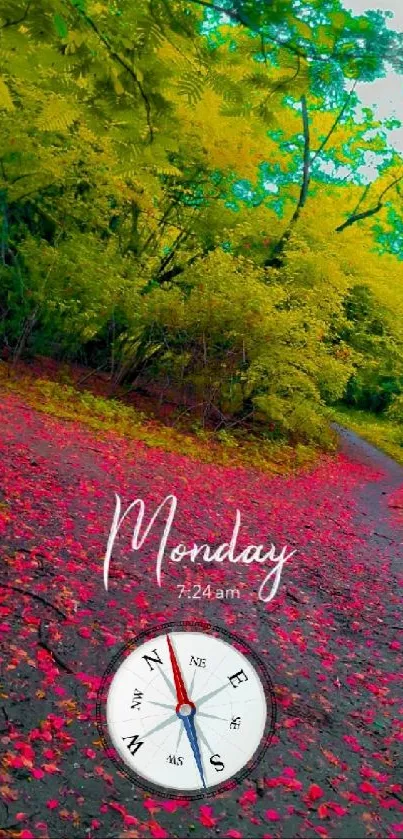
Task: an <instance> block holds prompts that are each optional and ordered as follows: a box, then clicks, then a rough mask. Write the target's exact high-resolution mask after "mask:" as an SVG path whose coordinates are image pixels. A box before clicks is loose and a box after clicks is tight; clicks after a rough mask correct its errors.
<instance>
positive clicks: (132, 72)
mask: <svg viewBox="0 0 403 839" xmlns="http://www.w3.org/2000/svg"><path fill="white" fill-rule="evenodd" d="M67 2H68V3H69V5H70V6H72V5H73V4H72V3H71V0H67ZM73 8H74V10H75V11H78V10H77V8H76V6H74V7H73ZM79 14H80V16H81V17H83V18H84V20H85V21H86V23H88V26H90V27H91V29H92V30H93V32H95V34H96V36H97V38H99V40H100V41H101V43H102V44H103V45H104V47H106V49H107V51H108V53H109V55H110V56H111V58H113V59H114V60H115V61H117V62H118V64H120V66H121V67H123V68H124V70H126V72H127V73H129V75H130V76H131V77H132V79H133V80H134V82H135V83H136V85H137V88H138V90H139V93H140V96H141V98H142V100H143V102H144V107H145V111H146V118H147V125H148V133H149V140H150V143H152V142H153V140H154V130H153V127H152V123H151V106H150V101H149V99H148V96H147V94H146V92H145V90H144V88H143V85H142V84H141V82H140V80H139V77H138V75H137V73H136V71H135V70H133V67H131V66H130V64H128V63H127V61H126V59H125V58H124V56H123V55H121V53H119V52H116V50H115V49H114V47H113V46H112V44H110V43H109V40H108V38H107V37H106V35H104V34H103V32H101V30H100V29H99V28H98V26H97V24H96V23H95V21H94V20H92V18H91V17H89V15H87V13H86V12H81V11H79Z"/></svg>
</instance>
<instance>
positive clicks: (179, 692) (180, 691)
mask: <svg viewBox="0 0 403 839" xmlns="http://www.w3.org/2000/svg"><path fill="white" fill-rule="evenodd" d="M167 641H168V649H169V657H170V659H171V666H172V672H173V677H174V682H175V690H176V699H177V703H178V704H177V707H176V710H177V711H178V709H179V708H180V706H181V705H190V706H191V707H192V708H194V707H195V706H194V703H193V702H192V700H191V699H189V697H188V695H187V690H186V687H185V683H184V681H183V677H182V673H181V671H180V667H179V664H178V661H177V658H176V655H175V651H174V648H173V646H172V643H171V639H170V637H169V635H167Z"/></svg>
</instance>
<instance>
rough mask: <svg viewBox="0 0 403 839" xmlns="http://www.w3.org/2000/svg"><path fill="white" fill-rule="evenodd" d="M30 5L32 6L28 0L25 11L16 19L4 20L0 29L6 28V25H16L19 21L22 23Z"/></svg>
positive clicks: (30, 0)
mask: <svg viewBox="0 0 403 839" xmlns="http://www.w3.org/2000/svg"><path fill="white" fill-rule="evenodd" d="M31 6H32V0H29V3H27V6H26V9H25V12H23V14H22V15H21V17H19V18H17V19H16V20H6V21H5V23H3V25H2V26H0V29H7V27H8V26H18V24H19V23H22V22H23V21H24V20H25V19H26V17H27V15H28V12H29V10H30V8H31Z"/></svg>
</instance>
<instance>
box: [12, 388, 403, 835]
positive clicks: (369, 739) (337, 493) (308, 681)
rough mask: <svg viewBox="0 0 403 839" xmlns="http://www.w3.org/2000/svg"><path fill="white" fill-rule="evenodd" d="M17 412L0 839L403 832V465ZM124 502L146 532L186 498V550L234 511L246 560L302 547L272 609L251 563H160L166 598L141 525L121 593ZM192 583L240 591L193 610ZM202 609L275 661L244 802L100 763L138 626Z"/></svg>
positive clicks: (239, 793) (211, 538)
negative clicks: (112, 668) (103, 720)
mask: <svg viewBox="0 0 403 839" xmlns="http://www.w3.org/2000/svg"><path fill="white" fill-rule="evenodd" d="M2 417H3V418H2V428H1V440H0V458H1V467H0V468H1V482H0V534H1V538H2V559H3V564H2V569H1V583H2V587H1V588H0V652H1V673H0V680H1V684H0V733H1V743H2V763H1V769H0V794H1V797H2V802H3V803H2V804H0V828H2V829H3V833H2V831H1V830H0V837H1V836H2V835H4V836H7V839H8V837H12V836H14V835H15V836H19V837H21V839H32V837H34V839H37V837H38V839H42V837H43V839H45V837H48V839H82V837H83V838H84V837H90V839H91V837H101V838H102V839H107V837H110V838H111V839H117V837H120V836H127V837H129V836H131V837H136V836H139V837H143V836H144V837H156V839H158V837H160V839H163V837H179V839H182V837H187V836H195V837H197V836H199V837H213V836H220V837H229V839H230V838H231V837H232V839H237V838H238V839H240V837H247V836H251V837H259V839H260V837H290V839H292V837H297V836H298V837H316V836H319V837H323V839H325V838H326V837H335V839H336V837H337V839H343V837H348V836H354V837H366V836H377V837H378V836H379V837H399V836H403V679H402V676H403V666H402V659H403V620H402V611H403V610H402V589H403V566H402V542H403V526H402V525H401V524H400V523H399V517H398V513H399V510H398V509H395V508H394V507H393V506H390V505H391V504H393V495H394V493H395V492H396V490H397V489H398V488H399V487H401V486H402V485H403V469H401V468H400V467H398V466H397V465H396V464H395V463H394V462H393V461H391V460H390V459H389V458H387V457H386V456H384V455H382V454H381V453H380V452H378V451H377V450H376V449H374V448H373V447H371V446H369V445H368V444H366V443H364V442H363V441H362V440H360V439H359V438H358V437H356V436H355V435H354V434H352V433H350V432H347V431H343V430H341V431H340V435H341V452H340V454H339V456H338V457H337V458H335V459H331V458H325V459H324V460H323V461H322V462H321V463H320V464H319V465H318V466H317V467H316V468H315V469H314V470H313V471H311V472H310V473H309V474H304V475H299V476H292V477H289V478H269V477H266V476H262V475H261V474H259V473H258V472H255V471H253V470H245V469H223V468H216V467H213V466H211V465H203V464H198V463H196V462H194V461H190V460H187V459H186V458H185V457H181V456H178V455H173V454H167V453H166V452H162V451H159V450H156V449H149V448H147V447H146V446H144V445H142V444H140V443H135V442H133V441H130V442H128V441H127V440H121V439H119V438H118V437H115V436H113V435H108V436H107V437H103V438H100V437H95V436H94V435H92V434H91V432H89V431H88V430H87V429H85V428H84V427H80V426H79V425H76V424H73V423H61V422H58V421H56V420H54V419H50V418H49V417H47V416H46V415H44V414H40V413H38V412H35V411H33V410H32V409H31V408H29V407H27V406H26V405H24V404H23V402H22V401H21V400H19V399H18V398H17V397H15V396H10V395H4V396H3V398H2ZM114 492H118V493H119V494H120V496H121V497H122V503H123V504H124V507H126V506H127V504H129V503H130V502H131V501H133V500H134V499H135V498H138V497H141V498H143V499H144V501H145V503H146V517H147V519H148V516H150V515H151V514H152V513H153V512H154V511H155V509H156V507H157V506H158V504H159V503H161V501H162V500H163V499H164V498H165V497H166V495H168V494H169V493H174V494H175V495H176V496H177V498H178V510H177V515H176V517H175V522H174V526H173V529H172V533H171V542H172V546H173V545H175V544H177V543H178V542H181V541H183V542H185V543H186V544H192V543H193V541H196V542H199V544H200V543H202V542H209V543H210V544H211V545H213V544H216V545H218V544H220V543H221V542H224V541H228V539H229V538H230V536H231V533H232V528H233V526H234V521H235V513H236V509H237V508H239V510H240V511H241V515H242V529H241V537H240V539H239V545H240V547H245V546H246V545H248V544H251V543H252V542H253V543H256V544H260V543H263V544H265V545H267V547H270V543H275V545H276V547H277V548H278V550H280V549H281V548H282V547H283V546H284V545H287V546H288V547H289V548H291V549H296V551H297V552H296V554H295V556H294V557H292V559H291V560H290V562H289V563H287V564H286V566H285V568H284V571H283V576H282V580H281V585H280V588H279V591H278V594H277V595H276V597H275V599H274V600H273V601H272V602H271V603H270V604H265V603H262V602H261V601H259V600H258V598H257V590H258V588H259V585H260V583H261V581H262V569H261V568H260V567H259V566H255V565H253V566H252V565H251V566H244V567H242V568H240V567H239V566H233V567H231V568H230V569H228V570H227V569H225V568H224V567H223V566H222V567H219V566H217V567H216V568H212V567H211V566H208V565H204V566H203V565H202V564H200V565H195V566H193V567H186V566H184V565H178V564H174V563H168V562H165V564H164V566H163V586H162V588H161V589H158V588H157V584H156V579H155V557H156V548H157V546H158V542H159V538H160V535H161V526H160V527H159V528H158V527H157V526H156V531H155V535H153V536H150V538H149V540H147V543H146V545H145V546H144V550H143V551H142V552H141V555H139V554H137V555H133V553H131V551H130V532H131V528H132V527H133V521H132V523H131V528H130V526H129V522H128V527H127V530H126V531H125V530H123V529H122V534H121V537H120V539H119V543H117V544H116V549H115V550H114V553H113V557H112V561H111V585H110V591H109V593H108V594H107V593H106V592H105V591H104V588H103V579H102V573H103V556H104V552H105V546H106V540H107V536H108V532H109V528H110V524H111V520H112V515H113V509H114ZM185 582H187V584H188V586H189V587H190V586H192V585H193V584H200V585H202V586H203V587H204V586H205V585H206V584H207V583H208V582H209V583H210V584H211V586H212V589H213V590H215V589H216V588H218V587H230V588H233V587H237V588H238V589H239V591H240V598H239V600H238V599H237V600H231V599H228V600H217V599H215V598H210V599H207V598H205V599H204V600H201V599H187V600H185V601H184V600H183V599H181V600H180V599H179V591H180V589H179V588H178V586H179V585H180V584H182V583H185ZM4 586H6V587H4ZM7 586H8V588H7ZM9 586H13V587H14V588H13V589H12V588H9ZM16 589H18V591H17V590H16ZM21 590H22V591H21ZM24 591H25V592H30V593H31V595H35V597H32V596H28V595H27V594H24ZM203 616H204V617H205V618H206V619H207V620H209V621H211V622H212V623H214V624H217V625H221V626H223V627H228V628H229V629H230V630H231V631H232V632H235V633H237V634H238V635H241V636H242V637H244V638H245V639H246V640H247V641H249V642H250V643H251V644H252V645H254V646H255V647H256V648H257V649H258V650H259V651H260V653H261V655H262V656H264V658H265V660H266V661H267V663H268V665H269V667H270V672H271V674H272V678H273V682H274V685H275V689H276V696H277V703H278V725H277V732H276V737H275V739H274V741H273V744H272V746H271V747H270V749H269V751H268V752H267V754H266V757H265V760H264V763H263V765H261V766H260V767H259V771H258V772H256V773H255V775H254V776H253V777H252V778H251V779H249V781H246V782H244V784H243V785H242V787H241V788H239V789H237V790H236V791H235V792H232V793H228V794H226V795H225V796H223V797H220V798H219V799H210V800H208V801H206V802H205V803H204V804H200V802H199V803H194V804H188V805H185V804H184V803H183V802H182V803H181V802H179V803H178V802H172V801H163V800H159V799H158V800H153V799H151V798H150V797H148V796H147V795H146V794H145V793H143V792H141V791H140V790H138V789H136V788H134V787H132V785H131V784H130V783H129V781H128V780H126V779H125V778H124V777H123V776H121V775H120V774H119V773H118V772H117V771H116V769H115V768H114V765H113V764H112V763H110V761H109V760H108V758H107V756H106V755H105V754H104V752H103V750H102V748H101V745H100V742H99V737H98V732H97V729H96V726H95V701H96V692H97V688H98V685H99V681H100V677H101V676H102V673H103V672H104V670H105V668H106V666H107V664H108V663H109V661H110V659H111V658H112V657H113V655H114V653H115V652H116V651H117V650H118V649H119V648H120V647H121V645H122V643H123V642H124V641H126V640H130V639H131V638H132V637H133V636H135V635H136V634H137V633H138V632H139V631H140V630H141V629H143V628H148V627H150V626H154V625H158V624H160V623H162V622H163V621H166V620H179V619H183V618H188V619H191V618H200V617H203Z"/></svg>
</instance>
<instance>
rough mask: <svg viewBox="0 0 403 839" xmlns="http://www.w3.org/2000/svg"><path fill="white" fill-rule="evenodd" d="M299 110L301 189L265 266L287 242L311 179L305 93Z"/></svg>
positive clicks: (270, 262) (275, 258) (270, 263)
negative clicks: (288, 219) (285, 225)
mask: <svg viewBox="0 0 403 839" xmlns="http://www.w3.org/2000/svg"><path fill="white" fill-rule="evenodd" d="M301 110H302V125H303V131H304V158H303V167H302V183H301V189H300V193H299V198H298V203H297V206H296V208H295V210H294V212H293V215H292V218H291V220H290V223H289V225H288V227H287V229H286V230H285V232H284V233H283V235H282V236H281V238H280V239H279V241H278V242H277V244H276V245H275V247H274V249H273V251H272V253H271V255H270V257H269V259H267V260H266V262H265V263H264V264H265V267H268V266H269V265H272V264H273V263H274V262H275V261H276V260H278V259H279V257H280V256H281V254H282V252H283V250H284V246H285V244H286V243H287V242H288V240H289V238H290V236H291V232H292V229H293V227H294V225H295V223H296V222H297V221H298V219H299V217H300V215H301V210H302V209H303V208H304V207H305V204H306V199H307V197H308V190H309V184H310V181H311V138H310V131H309V118H308V107H307V102H306V96H305V94H304V95H303V96H301Z"/></svg>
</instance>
